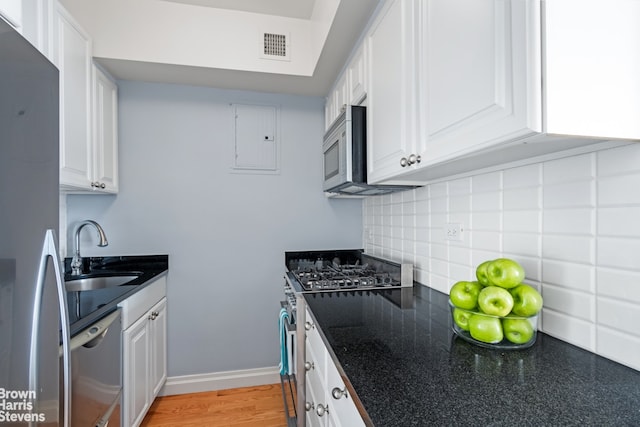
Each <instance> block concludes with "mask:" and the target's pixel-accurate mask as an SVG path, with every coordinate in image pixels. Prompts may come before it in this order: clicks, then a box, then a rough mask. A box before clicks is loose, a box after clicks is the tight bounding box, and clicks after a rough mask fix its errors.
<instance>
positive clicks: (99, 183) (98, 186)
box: [91, 181, 107, 189]
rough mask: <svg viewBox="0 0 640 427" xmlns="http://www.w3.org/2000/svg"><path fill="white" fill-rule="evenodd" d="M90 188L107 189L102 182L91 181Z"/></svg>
mask: <svg viewBox="0 0 640 427" xmlns="http://www.w3.org/2000/svg"><path fill="white" fill-rule="evenodd" d="M91 187H92V188H102V189H104V188H106V187H107V185H106V184H105V183H104V182H98V181H93V182H92V183H91Z"/></svg>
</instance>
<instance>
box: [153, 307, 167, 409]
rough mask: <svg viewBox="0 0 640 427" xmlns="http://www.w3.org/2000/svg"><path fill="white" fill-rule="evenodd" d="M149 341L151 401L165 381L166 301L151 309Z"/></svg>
mask: <svg viewBox="0 0 640 427" xmlns="http://www.w3.org/2000/svg"><path fill="white" fill-rule="evenodd" d="M149 326H150V327H149V330H150V334H149V337H150V341H151V354H150V357H151V363H150V369H151V372H150V375H151V378H150V384H151V399H152V400H153V399H154V398H155V397H156V396H157V395H158V392H160V389H161V388H162V386H163V385H164V383H165V381H166V380H167V299H166V298H163V299H162V301H160V302H159V303H158V304H157V305H156V306H155V307H153V308H152V309H151V320H150V323H149Z"/></svg>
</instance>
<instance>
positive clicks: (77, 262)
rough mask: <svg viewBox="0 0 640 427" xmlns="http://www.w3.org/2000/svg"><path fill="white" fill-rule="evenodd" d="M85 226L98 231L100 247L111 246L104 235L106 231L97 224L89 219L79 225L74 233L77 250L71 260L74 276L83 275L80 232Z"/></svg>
mask: <svg viewBox="0 0 640 427" xmlns="http://www.w3.org/2000/svg"><path fill="white" fill-rule="evenodd" d="M85 225H93V226H94V227H95V228H96V230H98V238H99V239H100V241H99V242H98V246H100V247H104V246H107V245H108V244H109V242H108V241H107V235H106V234H104V230H103V229H102V227H100V224H98V223H97V222H95V221H92V220H90V219H87V220H85V221H82V222H81V223H80V224H78V226H77V227H76V231H75V232H74V234H75V248H74V255H73V259H72V260H71V274H72V275H73V276H77V275H79V274H82V256H80V230H82V228H83V227H84V226H85Z"/></svg>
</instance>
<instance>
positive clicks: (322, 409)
mask: <svg viewBox="0 0 640 427" xmlns="http://www.w3.org/2000/svg"><path fill="white" fill-rule="evenodd" d="M328 413H329V406H328V405H323V404H322V403H318V406H316V415H318V416H319V417H321V416H323V415H324V414H328Z"/></svg>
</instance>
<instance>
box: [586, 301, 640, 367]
mask: <svg viewBox="0 0 640 427" xmlns="http://www.w3.org/2000/svg"><path fill="white" fill-rule="evenodd" d="M596 308H597V310H598V324H600V325H604V326H608V327H610V328H612V329H617V330H619V331H621V332H626V333H628V334H631V335H635V336H637V337H638V338H640V330H638V321H639V320H640V306H638V305H637V304H633V303H629V302H626V301H621V300H618V299H613V298H608V297H598V299H597V306H596ZM639 357H640V356H639Z"/></svg>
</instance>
